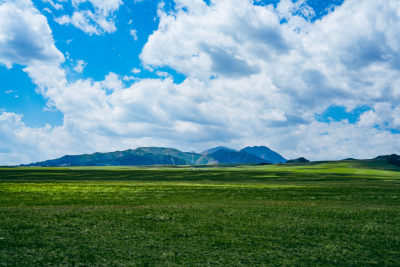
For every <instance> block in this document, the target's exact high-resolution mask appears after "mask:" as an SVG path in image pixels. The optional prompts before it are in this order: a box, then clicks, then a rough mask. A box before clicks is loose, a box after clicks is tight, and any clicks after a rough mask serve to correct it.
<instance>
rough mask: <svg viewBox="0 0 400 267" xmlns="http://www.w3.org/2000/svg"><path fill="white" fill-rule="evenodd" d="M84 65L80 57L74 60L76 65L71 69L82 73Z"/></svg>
mask: <svg viewBox="0 0 400 267" xmlns="http://www.w3.org/2000/svg"><path fill="white" fill-rule="evenodd" d="M86 65H87V63H86V62H85V61H83V60H81V59H80V60H78V61H77V62H76V65H75V67H74V68H73V70H74V71H76V72H77V73H82V72H83V69H84V68H85V67H86Z"/></svg>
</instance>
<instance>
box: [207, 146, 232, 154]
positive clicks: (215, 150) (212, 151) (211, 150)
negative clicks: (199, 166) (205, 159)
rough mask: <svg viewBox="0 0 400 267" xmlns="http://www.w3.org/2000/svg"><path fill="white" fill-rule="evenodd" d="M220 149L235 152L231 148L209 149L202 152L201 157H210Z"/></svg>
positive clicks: (218, 147)
mask: <svg viewBox="0 0 400 267" xmlns="http://www.w3.org/2000/svg"><path fill="white" fill-rule="evenodd" d="M221 149H224V150H229V151H236V150H235V149H232V148H229V147H224V146H217V147H214V148H210V149H207V150H204V151H203V152H201V154H202V155H210V154H212V153H214V152H217V151H218V150H221Z"/></svg>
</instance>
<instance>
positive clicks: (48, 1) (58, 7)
mask: <svg viewBox="0 0 400 267" xmlns="http://www.w3.org/2000/svg"><path fill="white" fill-rule="evenodd" d="M42 2H44V3H49V4H50V5H51V6H52V7H53V8H55V9H57V10H60V9H63V8H64V7H63V6H62V4H60V3H55V2H54V1H53V0H42ZM49 13H51V12H49Z"/></svg>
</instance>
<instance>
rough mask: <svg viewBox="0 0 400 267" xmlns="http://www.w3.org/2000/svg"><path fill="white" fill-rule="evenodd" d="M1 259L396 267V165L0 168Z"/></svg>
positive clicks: (399, 227) (21, 262) (399, 200)
mask: <svg viewBox="0 0 400 267" xmlns="http://www.w3.org/2000/svg"><path fill="white" fill-rule="evenodd" d="M0 265H1V266H59V265H63V266H65V265H66V266H87V265H96V266H124V265H127V266H207V265H212V266H249V265H253V266H260V265H271V266H279V265H280V266H293V265H296V266H310V265H322V266H327V265H328V266H329V265H338V266H366V265H379V266H400V168H398V167H395V166H391V165H387V164H384V163H382V162H375V161H371V162H368V161H342V162H321V163H317V164H307V165H270V166H226V167H210V166H206V167H203V168H193V167H181V168H168V167H159V168H138V167H87V168H85V167H79V168H0Z"/></svg>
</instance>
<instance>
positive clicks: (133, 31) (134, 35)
mask: <svg viewBox="0 0 400 267" xmlns="http://www.w3.org/2000/svg"><path fill="white" fill-rule="evenodd" d="M129 33H130V35H131V36H132V37H133V40H135V41H137V40H138V36H137V30H130V32H129Z"/></svg>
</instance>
